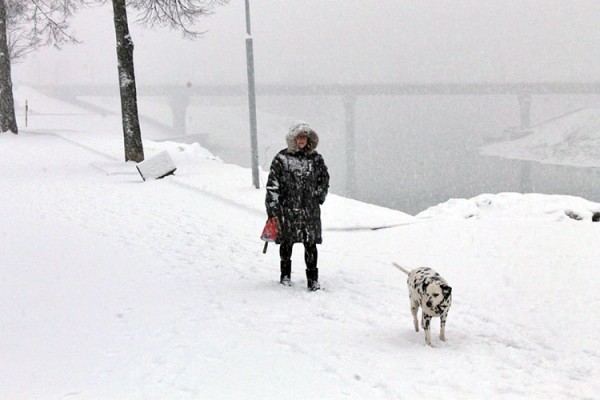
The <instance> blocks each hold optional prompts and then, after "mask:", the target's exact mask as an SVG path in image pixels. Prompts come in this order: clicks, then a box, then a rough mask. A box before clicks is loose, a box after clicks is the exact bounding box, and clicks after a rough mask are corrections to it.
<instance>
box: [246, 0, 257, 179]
mask: <svg viewBox="0 0 600 400" xmlns="http://www.w3.org/2000/svg"><path fill="white" fill-rule="evenodd" d="M246 69H247V70H248V111H249V115H250V147H251V153H250V154H251V156H252V184H253V185H254V187H255V188H257V189H259V188H260V183H259V180H258V140H257V128H256V89H255V86H254V50H253V48H252V31H251V29H250V0H246Z"/></svg>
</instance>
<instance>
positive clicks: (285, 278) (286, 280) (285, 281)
mask: <svg viewBox="0 0 600 400" xmlns="http://www.w3.org/2000/svg"><path fill="white" fill-rule="evenodd" d="M291 276H292V262H291V261H281V277H280V278H279V283H281V284H282V285H285V286H292V281H291Z"/></svg>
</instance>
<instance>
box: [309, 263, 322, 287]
mask: <svg viewBox="0 0 600 400" xmlns="http://www.w3.org/2000/svg"><path fill="white" fill-rule="evenodd" d="M306 283H307V284H308V290H310V291H312V292H314V291H315V290H319V289H321V285H319V269H318V268H314V269H307V270H306Z"/></svg>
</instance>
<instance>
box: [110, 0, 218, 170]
mask: <svg viewBox="0 0 600 400" xmlns="http://www.w3.org/2000/svg"><path fill="white" fill-rule="evenodd" d="M226 2H227V1H226V0H220V1H217V0H206V1H203V0H129V1H126V0H112V4H113V13H114V22H115V33H116V39H117V58H118V72H119V87H120V94H121V115H122V120H123V136H124V141H125V161H135V162H140V161H143V160H144V148H143V145H142V136H141V130H140V122H139V116H138V108H137V89H136V83H135V68H134V64H133V48H134V45H133V39H132V38H131V35H130V33H129V23H128V21H127V7H131V8H133V9H134V10H135V11H137V12H138V13H139V15H140V17H139V19H138V21H139V22H141V23H143V24H147V25H157V26H167V27H171V28H174V29H178V30H181V31H182V32H183V34H184V35H185V36H187V37H196V36H198V35H201V32H197V31H194V30H193V29H192V27H193V25H194V23H196V22H197V20H198V19H199V18H201V17H203V16H205V15H208V14H210V12H211V10H212V9H213V7H214V6H215V5H216V4H217V3H220V4H224V3H226Z"/></svg>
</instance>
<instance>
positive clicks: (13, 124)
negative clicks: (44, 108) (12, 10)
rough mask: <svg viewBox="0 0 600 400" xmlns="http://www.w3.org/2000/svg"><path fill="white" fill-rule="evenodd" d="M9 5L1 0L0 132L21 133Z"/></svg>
mask: <svg viewBox="0 0 600 400" xmlns="http://www.w3.org/2000/svg"><path fill="white" fill-rule="evenodd" d="M7 15H8V11H7V7H6V2H5V0H0V132H1V133H4V132H7V131H11V132H12V133H14V134H17V133H19V128H18V127H17V118H16V116H15V100H14V96H13V87H12V75H11V69H10V54H9V52H8V39H7Z"/></svg>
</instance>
